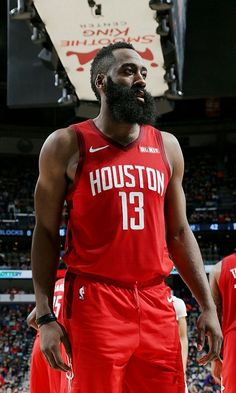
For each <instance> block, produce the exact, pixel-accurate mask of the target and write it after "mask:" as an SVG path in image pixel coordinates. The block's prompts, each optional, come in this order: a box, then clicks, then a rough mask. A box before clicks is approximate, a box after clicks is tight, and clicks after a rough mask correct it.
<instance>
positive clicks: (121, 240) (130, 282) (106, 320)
mask: <svg viewBox="0 0 236 393" xmlns="http://www.w3.org/2000/svg"><path fill="white" fill-rule="evenodd" d="M146 76H147V68H146V67H145V65H144V62H143V60H142V58H141V57H140V56H139V54H138V53H137V52H136V51H135V50H134V48H133V46H132V45H130V44H126V43H116V44H114V45H111V46H108V47H105V48H103V49H102V50H101V51H100V52H99V53H98V54H97V56H96V57H95V59H94V61H93V63H92V66H91V84H92V88H93V90H94V92H95V94H96V96H97V98H98V99H99V101H100V103H101V109H100V113H99V115H98V116H97V117H96V118H95V119H93V120H88V121H85V122H83V123H80V124H75V125H72V126H70V127H68V128H66V129H61V130H57V131H56V132H54V133H53V134H51V135H50V136H49V138H48V139H47V140H46V142H45V144H44V146H43V148H42V151H41V154H40V160H39V168H40V175H39V179H38V182H37V185H36V190H35V209H36V226H35V230H34V236H33V244H32V269H33V280H34V287H35V294H36V305H37V318H38V321H39V322H40V326H41V327H40V337H41V350H42V351H43V353H44V354H45V356H46V357H47V360H48V362H49V364H50V365H51V367H53V368H56V369H60V370H64V371H67V370H68V366H67V365H66V364H65V363H64V362H63V360H62V358H61V355H60V351H59V344H60V341H63V343H64V344H65V346H66V349H67V351H68V352H69V342H71V347H72V354H71V356H72V364H73V371H74V378H73V380H72V381H71V382H72V383H71V392H73V393H76V392H80V393H95V392H96V393H97V392H99V393H118V392H127V393H128V392H129V393H130V392H132V393H140V392H142V393H151V392H154V391H155V392H156V393H158V392H161V393H182V392H184V389H185V387H184V375H183V366H182V360H181V348H180V342H179V338H178V327H177V322H176V317H175V312H174V309H173V305H172V304H171V303H170V302H169V301H168V298H169V296H170V290H169V288H167V287H166V285H165V284H164V281H163V277H165V276H167V275H168V274H169V272H170V271H171V269H172V262H171V261H170V260H169V259H168V260H167V261H165V260H164V252H165V239H166V241H167V246H168V249H169V252H170V254H171V255H172V258H173V261H174V263H175V265H176V267H177V268H178V270H179V272H180V274H181V276H182V277H183V279H184V281H185V282H186V283H187V285H188V286H189V288H190V289H191V291H192V292H193V294H194V295H195V297H196V299H197V300H198V302H199V304H200V305H201V309H202V313H201V316H200V318H199V320H198V329H199V336H198V338H197V341H198V346H199V349H201V348H202V346H203V344H204V338H205V335H209V336H210V337H211V338H212V346H211V348H210V350H209V353H208V354H206V355H205V356H204V357H202V358H201V360H200V362H201V363H206V362H207V361H210V360H212V359H214V358H215V357H217V356H218V355H219V352H220V347H221V340H222V337H221V330H220V325H219V322H218V320H217V316H216V310H215V304H214V302H213V300H212V297H211V294H210V289H209V284H208V281H207V278H206V275H205V271H204V266H203V263H202V258H201V254H200V251H199V248H198V245H197V242H196V240H195V238H194V236H193V234H192V232H191V230H190V228H189V225H188V222H187V218H186V213H185V198H184V194H183V190H182V185H181V184H182V177H183V158H182V153H181V150H180V147H179V144H178V142H177V140H176V138H175V137H174V136H173V135H171V134H169V133H166V132H160V131H158V130H157V129H155V128H154V127H152V126H151V125H149V124H151V123H152V120H153V118H154V113H155V109H154V108H155V105H154V101H153V99H152V97H151V96H150V94H148V93H147V92H146V90H145V86H146V82H145V79H146ZM65 199H66V201H67V204H68V209H69V223H68V229H67V242H66V250H65V257H64V259H65V261H66V263H67V265H68V272H67V274H66V278H65V298H64V299H65V301H64V317H65V327H66V330H67V332H68V335H65V333H64V332H63V331H62V330H61V328H60V326H59V325H58V324H57V322H56V320H55V317H54V315H53V314H52V311H51V310H52V298H53V285H52V283H53V281H54V276H55V272H56V268H57V260H58V255H59V225H60V218H61V212H62V208H63V204H64V200H65ZM39 250H40V252H39ZM68 339H69V340H68ZM69 355H70V354H69Z"/></svg>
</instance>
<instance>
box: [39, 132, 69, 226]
mask: <svg viewBox="0 0 236 393" xmlns="http://www.w3.org/2000/svg"><path fill="white" fill-rule="evenodd" d="M56 142H57V141H56ZM53 143H54V140H50V139H49V140H48V141H46V143H45V145H44V146H43V148H42V151H41V153H40V158H39V177H38V181H37V184H36V187H35V193H34V200H35V214H36V223H38V224H39V223H40V224H41V225H42V226H45V227H48V229H49V228H50V227H52V228H55V227H58V226H59V224H60V219H61V212H62V208H63V203H64V198H65V194H66V188H67V182H66V175H65V168H66V162H65V160H64V158H63V157H61V156H60V155H59V154H57V153H56V151H55V147H54V146H53ZM55 144H56V143H55Z"/></svg>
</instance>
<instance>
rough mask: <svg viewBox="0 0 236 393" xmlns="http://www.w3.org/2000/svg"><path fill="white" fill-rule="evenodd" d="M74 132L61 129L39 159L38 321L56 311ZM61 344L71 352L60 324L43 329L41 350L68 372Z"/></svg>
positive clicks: (35, 260) (52, 363)
mask: <svg viewBox="0 0 236 393" xmlns="http://www.w3.org/2000/svg"><path fill="white" fill-rule="evenodd" d="M75 138H76V136H75V134H74V132H71V130H70V129H63V130H58V131H56V132H54V133H53V134H51V135H50V136H49V137H48V138H47V140H46V141H45V143H44V145H43V147H42V150H41V153H40V158H39V178H38V181H37V185H36V189H35V216H36V224H35V229H34V234H33V241H32V255H31V260H32V274H33V283H34V290H35V297H36V316H37V318H39V317H41V316H43V315H46V314H48V313H50V312H52V309H53V293H54V284H55V277H56V270H57V266H58V261H59V251H60V238H59V227H60V222H61V215H62V209H63V204H64V198H65V193H66V190H67V184H68V182H67V177H66V174H67V168H68V163H69V160H70V158H71V156H72V155H73V153H74V152H75V147H77V143H76V139H75ZM60 341H62V342H63V344H64V345H65V349H66V351H67V353H68V354H69V353H70V346H69V341H68V338H67V335H66V333H65V331H64V329H62V327H61V325H59V324H58V323H57V322H55V321H54V322H50V323H49V324H46V325H42V326H41V327H40V347H41V350H42V352H43V354H44V355H45V357H46V359H47V361H48V363H49V364H50V366H51V367H53V368H57V369H60V370H62V371H67V370H68V369H69V367H68V366H67V365H66V364H65V363H64V362H63V360H62V357H61V354H60Z"/></svg>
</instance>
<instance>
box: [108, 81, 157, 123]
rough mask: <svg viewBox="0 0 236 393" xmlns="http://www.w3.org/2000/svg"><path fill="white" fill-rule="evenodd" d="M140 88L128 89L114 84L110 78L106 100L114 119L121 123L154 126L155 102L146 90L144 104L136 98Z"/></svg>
mask: <svg viewBox="0 0 236 393" xmlns="http://www.w3.org/2000/svg"><path fill="white" fill-rule="evenodd" d="M139 89H140V86H137V85H136V86H133V87H131V88H130V87H127V86H124V85H120V84H117V83H114V82H113V81H112V79H111V77H109V76H108V78H107V84H106V98H107V105H108V108H109V111H110V113H111V115H112V117H113V119H114V120H115V121H117V122H119V123H128V124H135V123H137V124H154V121H155V111H156V108H155V101H154V98H153V97H152V96H151V94H150V93H147V92H146V91H145V90H144V102H143V103H142V102H139V101H138V99H137V96H136V93H137V91H138V90H139Z"/></svg>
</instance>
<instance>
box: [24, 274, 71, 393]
mask: <svg viewBox="0 0 236 393" xmlns="http://www.w3.org/2000/svg"><path fill="white" fill-rule="evenodd" d="M63 294H64V278H61V279H59V280H58V281H57V282H56V284H55V290H54V298H53V311H54V313H55V315H56V316H57V320H58V322H59V323H62V322H63V321H62V319H63V318H62V301H63ZM35 318H36V308H34V309H33V310H32V312H31V313H30V314H29V315H28V317H27V323H28V325H29V326H31V327H33V328H34V329H36V330H38V326H37V324H36V322H35ZM62 351H63V347H62ZM63 356H65V353H64V354H63ZM67 385H68V383H67V379H66V375H65V373H63V372H60V371H58V370H54V369H52V368H50V367H49V365H48V363H47V361H46V359H45V357H44V355H43V354H42V352H41V351H40V337H39V331H37V334H36V337H35V341H34V345H33V350H32V355H31V362H30V393H42V392H43V393H58V392H61V393H64V392H65V393H66V392H67Z"/></svg>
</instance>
